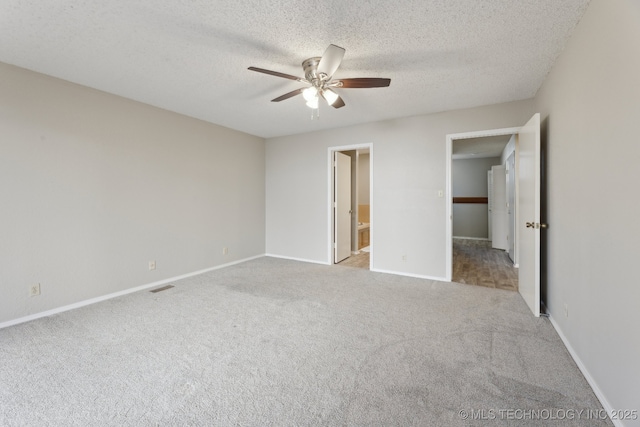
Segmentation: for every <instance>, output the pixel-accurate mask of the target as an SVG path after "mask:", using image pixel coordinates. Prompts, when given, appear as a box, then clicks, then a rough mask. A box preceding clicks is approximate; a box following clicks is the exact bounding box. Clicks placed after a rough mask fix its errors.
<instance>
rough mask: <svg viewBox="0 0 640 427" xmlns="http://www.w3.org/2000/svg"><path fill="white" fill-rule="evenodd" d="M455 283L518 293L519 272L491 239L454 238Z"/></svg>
mask: <svg viewBox="0 0 640 427" xmlns="http://www.w3.org/2000/svg"><path fill="white" fill-rule="evenodd" d="M452 280H453V281H454V282H458V283H465V284H468V285H477V286H484V287H487V288H497V289H506V290H509V291H517V290H518V269H517V268H515V267H514V266H513V263H512V262H511V259H509V255H507V253H506V252H505V251H503V250H500V249H493V248H491V242H490V241H488V240H472V239H453V278H452Z"/></svg>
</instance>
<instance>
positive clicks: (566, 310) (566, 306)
mask: <svg viewBox="0 0 640 427" xmlns="http://www.w3.org/2000/svg"><path fill="white" fill-rule="evenodd" d="M564 317H569V304H567V303H566V302H565V303H564Z"/></svg>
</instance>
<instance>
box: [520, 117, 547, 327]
mask: <svg viewBox="0 0 640 427" xmlns="http://www.w3.org/2000/svg"><path fill="white" fill-rule="evenodd" d="M518 153H519V154H518V176H519V186H518V195H517V197H518V205H517V208H518V225H517V227H518V231H519V235H518V264H519V265H520V268H519V270H518V291H519V292H520V294H521V295H522V298H523V299H524V300H525V302H526V303H527V305H528V306H529V308H530V309H531V311H532V312H533V314H534V315H535V316H536V317H538V316H540V228H541V225H540V114H538V113H536V114H535V115H534V116H533V117H532V118H531V120H529V121H528V122H527V124H526V125H524V127H523V128H522V129H521V130H520V132H519V134H518ZM543 226H544V225H543Z"/></svg>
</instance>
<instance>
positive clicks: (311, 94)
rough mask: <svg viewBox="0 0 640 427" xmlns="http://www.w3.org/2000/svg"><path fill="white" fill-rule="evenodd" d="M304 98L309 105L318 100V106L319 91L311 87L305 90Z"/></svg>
mask: <svg viewBox="0 0 640 427" xmlns="http://www.w3.org/2000/svg"><path fill="white" fill-rule="evenodd" d="M302 96H303V97H304V99H305V100H306V101H307V103H309V102H312V101H313V99H315V100H316V104H317V103H318V89H316V88H315V86H311V87H308V88H306V89H305V90H303V91H302ZM316 108H317V107H316Z"/></svg>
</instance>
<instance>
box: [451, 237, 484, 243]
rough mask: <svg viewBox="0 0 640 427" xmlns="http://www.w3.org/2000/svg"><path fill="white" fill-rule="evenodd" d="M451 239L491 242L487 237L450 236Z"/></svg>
mask: <svg viewBox="0 0 640 427" xmlns="http://www.w3.org/2000/svg"><path fill="white" fill-rule="evenodd" d="M451 237H452V238H453V239H466V240H483V241H486V242H489V241H491V239H489V238H488V237H464V236H451Z"/></svg>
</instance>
